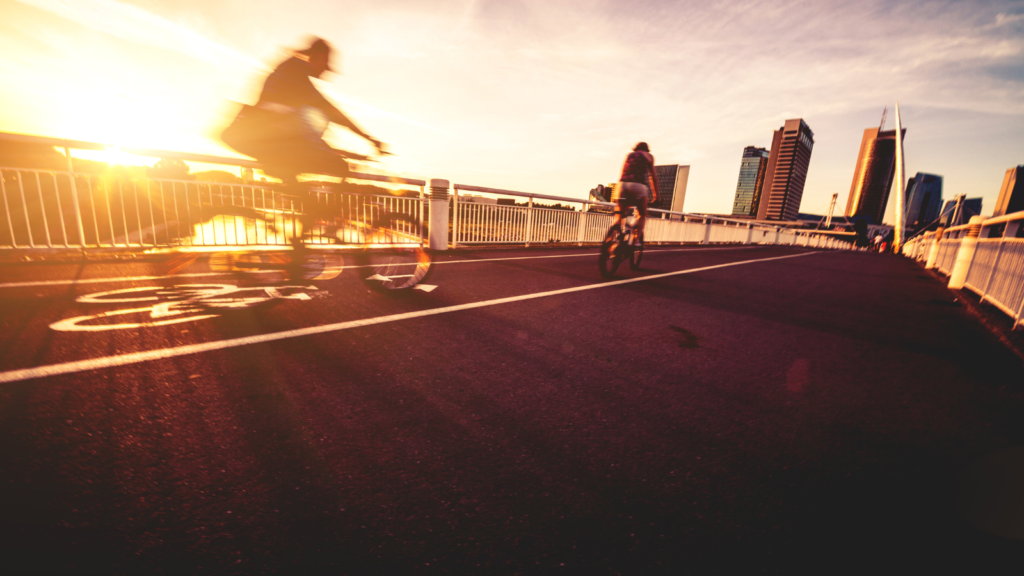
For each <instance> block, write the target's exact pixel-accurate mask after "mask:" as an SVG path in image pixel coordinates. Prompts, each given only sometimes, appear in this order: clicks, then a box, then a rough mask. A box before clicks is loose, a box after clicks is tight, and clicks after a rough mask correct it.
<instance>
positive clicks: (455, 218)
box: [446, 184, 459, 248]
mask: <svg viewBox="0 0 1024 576" xmlns="http://www.w3.org/2000/svg"><path fill="white" fill-rule="evenodd" d="M451 202H452V248H458V246H459V186H458V184H456V185H455V186H453V187H452V196H451ZM446 212H447V210H446Z"/></svg>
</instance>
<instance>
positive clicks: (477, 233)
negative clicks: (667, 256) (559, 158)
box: [451, 184, 850, 248]
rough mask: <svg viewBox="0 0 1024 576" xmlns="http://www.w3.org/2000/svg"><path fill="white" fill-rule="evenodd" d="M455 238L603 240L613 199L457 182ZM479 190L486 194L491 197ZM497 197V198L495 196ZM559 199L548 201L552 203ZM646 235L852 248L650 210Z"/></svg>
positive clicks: (822, 237)
mask: <svg viewBox="0 0 1024 576" xmlns="http://www.w3.org/2000/svg"><path fill="white" fill-rule="evenodd" d="M452 188H453V195H452V198H451V222H452V224H451V243H452V245H453V246H458V245H464V244H517V243H518V244H526V245H529V244H531V243H562V242H564V243H576V244H584V243H597V242H601V240H602V239H603V238H604V235H605V233H606V232H607V231H608V228H609V226H610V225H611V222H612V215H611V213H610V212H611V209H612V207H613V206H614V205H613V204H610V203H607V202H596V201H593V200H579V199H573V198H564V197H560V196H548V195H544V194H533V193H528V192H516V191H512V190H501V189H497V188H485V187H482V186H472V185H468V184H455V185H454V186H453V187H452ZM473 193H486V194H488V197H481V196H475V195H474V194H473ZM495 197H497V198H495ZM552 201H554V202H557V204H554V205H552V204H549V203H548V204H546V202H552ZM644 236H645V240H646V241H647V242H654V243H704V244H731V243H732V244H751V243H753V244H789V245H799V246H808V247H816V248H849V247H850V244H849V242H848V241H846V239H841V238H837V237H836V236H834V235H829V234H823V233H819V232H815V231H797V230H788V229H782V228H779V227H775V226H764V225H755V224H751V223H748V222H743V221H736V220H731V219H728V218H719V217H708V216H699V215H693V214H683V213H681V212H671V211H667V210H657V209H650V210H648V220H647V225H646V228H645V231H644Z"/></svg>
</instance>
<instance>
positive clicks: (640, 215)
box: [636, 196, 647, 239]
mask: <svg viewBox="0 0 1024 576" xmlns="http://www.w3.org/2000/svg"><path fill="white" fill-rule="evenodd" d="M636 213H637V217H636V233H637V236H638V237H639V238H641V239H643V237H644V226H646V225H647V197H646V196H641V197H640V198H638V199H637V201H636Z"/></svg>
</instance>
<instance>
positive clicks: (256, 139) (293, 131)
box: [222, 38, 383, 184]
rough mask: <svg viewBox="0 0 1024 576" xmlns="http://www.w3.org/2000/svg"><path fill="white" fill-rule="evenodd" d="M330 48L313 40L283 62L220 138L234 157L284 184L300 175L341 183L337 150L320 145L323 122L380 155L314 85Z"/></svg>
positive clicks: (343, 166) (343, 168)
mask: <svg viewBox="0 0 1024 576" xmlns="http://www.w3.org/2000/svg"><path fill="white" fill-rule="evenodd" d="M331 52H332V50H331V46H330V45H329V44H328V43H327V42H326V41H324V40H322V39H320V38H315V39H314V40H313V41H312V42H311V43H310V45H309V47H308V48H306V49H305V50H300V51H297V52H295V53H293V55H292V56H291V57H290V58H288V59H287V60H285V61H284V62H282V63H281V64H280V65H278V66H277V68H275V69H274V71H273V72H271V73H270V75H269V76H268V77H267V79H266V81H265V82H264V83H263V91H262V92H261V94H260V98H259V101H258V102H257V103H256V105H255V106H246V107H245V108H243V110H242V112H241V113H240V114H239V116H238V118H237V119H236V120H235V122H234V124H232V125H231V127H229V128H228V129H227V130H225V132H224V134H223V135H222V137H223V139H224V141H225V142H226V143H227V144H228V145H229V146H231V147H232V148H235V149H236V150H238V151H239V152H242V153H244V154H247V155H249V156H252V157H253V158H256V159H257V160H259V161H260V163H261V164H263V171H264V172H265V173H267V174H269V175H270V176H273V177H275V178H280V179H281V180H283V181H284V182H285V183H289V184H290V183H294V182H297V178H296V177H297V176H298V175H299V174H302V173H307V174H322V175H325V176H336V177H340V178H344V177H345V176H347V175H348V172H349V168H348V163H347V162H346V161H345V158H344V157H343V155H342V154H341V152H340V151H338V150H335V149H334V148H331V147H330V146H329V145H328V144H327V143H326V142H324V140H323V137H322V134H323V131H324V129H326V127H327V122H333V123H335V124H338V125H340V126H344V127H346V128H348V129H349V130H351V131H352V132H354V133H355V134H357V135H359V136H361V137H363V138H365V139H366V140H368V141H369V142H370V143H371V144H373V145H374V146H375V147H376V148H377V151H378V152H383V145H382V144H381V142H380V141H379V140H376V139H374V138H373V137H372V136H370V135H369V134H367V133H366V132H364V131H363V130H362V129H361V128H359V126H357V125H356V124H355V123H354V122H352V120H350V119H349V118H348V117H347V116H345V114H343V113H342V112H341V110H339V109H338V108H337V107H336V106H334V105H333V104H331V103H330V102H329V101H328V100H327V99H326V98H324V96H323V95H322V94H320V92H319V91H318V90H317V89H316V87H315V86H313V82H312V81H311V80H310V78H319V77H320V76H321V75H323V73H324V72H327V71H329V70H331V67H330V61H331Z"/></svg>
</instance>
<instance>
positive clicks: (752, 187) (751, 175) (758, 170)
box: [732, 146, 768, 216]
mask: <svg viewBox="0 0 1024 576" xmlns="http://www.w3.org/2000/svg"><path fill="white" fill-rule="evenodd" d="M767 171H768V149H767V148H757V147H755V146H747V147H746V148H744V149H743V159H742V160H741V161H740V178H739V181H738V182H737V183H736V198H735V199H734V200H733V202H732V214H733V216H757V205H758V204H759V203H760V202H761V190H762V189H763V188H764V176H765V173H766V172H767Z"/></svg>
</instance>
